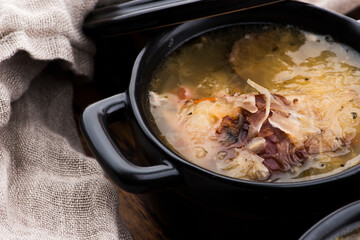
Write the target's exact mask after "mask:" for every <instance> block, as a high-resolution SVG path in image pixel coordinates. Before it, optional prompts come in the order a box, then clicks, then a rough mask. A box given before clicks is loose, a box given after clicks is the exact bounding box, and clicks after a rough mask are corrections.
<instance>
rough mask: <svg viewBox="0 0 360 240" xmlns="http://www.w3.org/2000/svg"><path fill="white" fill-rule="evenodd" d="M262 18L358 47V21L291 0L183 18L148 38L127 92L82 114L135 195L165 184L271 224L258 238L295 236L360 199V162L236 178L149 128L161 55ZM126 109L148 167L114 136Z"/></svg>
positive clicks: (98, 150) (92, 142)
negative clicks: (308, 173) (287, 178)
mask: <svg viewBox="0 0 360 240" xmlns="http://www.w3.org/2000/svg"><path fill="white" fill-rule="evenodd" d="M264 23H266V24H291V25H294V26H297V27H299V28H300V29H303V30H307V31H311V32H315V33H319V34H326V35H331V36H332V37H333V39H334V40H335V41H338V42H341V43H344V44H347V45H350V46H352V47H353V48H354V49H355V50H357V51H360V42H359V39H360V24H359V23H357V22H356V21H354V20H352V19H350V18H348V17H345V16H343V15H340V14H336V13H333V12H330V11H326V10H323V9H320V8H317V7H315V6H312V5H308V4H304V3H298V2H291V1H286V2H281V3H278V4H274V5H270V6H264V7H260V8H256V9H251V10H247V11H244V12H239V13H235V14H228V15H224V16H218V17H213V18H209V19H201V20H196V21H192V22H188V23H185V24H182V25H179V26H177V27H175V28H174V29H173V30H171V31H168V32H166V33H164V34H162V35H160V36H159V37H157V38H155V39H153V40H152V41H150V42H149V43H148V44H147V45H146V47H145V48H144V49H143V50H142V51H141V53H140V54H139V56H138V58H137V59H136V62H135V64H134V67H133V71H132V77H131V81H130V86H129V89H128V91H126V92H124V93H120V94H118V95H115V96H113V97H110V98H108V99H105V100H102V101H100V102H97V103H95V104H93V105H91V106H89V107H88V108H87V109H86V110H85V111H84V113H83V115H82V119H81V129H82V132H83V135H84V137H85V139H86V141H87V143H88V145H89V146H90V149H91V150H92V152H93V153H94V155H95V157H96V158H97V160H98V161H99V163H100V164H101V166H102V167H103V168H104V170H105V171H106V173H107V174H108V175H109V176H110V177H111V179H112V180H113V181H114V182H115V184H117V185H118V186H119V187H120V188H122V189H124V190H126V191H129V192H133V193H144V192H150V191H162V190H163V191H165V190H169V189H170V191H172V192H174V193H176V194H177V195H179V196H181V197H183V198H184V199H191V201H193V202H194V203H195V204H196V203H200V204H201V205H202V206H207V207H208V209H211V211H214V212H217V213H219V216H231V217H234V218H235V219H242V220H244V221H245V222H248V221H253V222H254V223H255V224H256V223H259V224H260V222H261V223H262V224H263V225H266V226H270V227H268V231H270V232H266V231H265V232H264V231H257V232H256V233H255V232H254V234H255V235H254V236H258V238H261V237H260V235H261V234H263V235H264V236H267V234H268V235H269V234H270V235H271V234H272V236H276V237H277V238H278V239H280V238H283V239H294V238H296V237H295V236H297V237H298V236H299V235H296V234H295V232H296V233H297V234H298V232H301V231H302V232H304V231H305V229H308V228H309V227H310V226H311V225H312V224H313V223H315V222H316V221H317V220H318V219H320V218H321V217H323V216H325V215H326V214H328V213H329V212H331V211H333V210H334V209H336V208H338V207H340V206H343V205H344V204H347V203H349V202H352V201H354V200H356V199H359V197H360V192H359V191H354V185H357V184H358V183H359V182H360V175H359V174H358V173H359V171H360V165H359V166H356V167H353V168H351V169H348V170H346V171H344V172H341V173H338V174H335V175H333V176H330V177H326V178H322V179H317V180H312V181H304V182H298V183H264V182H253V181H246V180H240V179H233V178H230V177H227V176H223V175H220V174H217V173H214V172H211V171H209V170H206V169H203V168H201V167H199V166H197V165H194V164H193V163H191V162H189V161H186V160H185V159H183V158H181V157H180V156H179V155H177V154H176V153H174V152H173V151H171V150H170V149H169V148H168V147H167V146H166V145H164V143H163V142H162V141H161V140H160V139H159V138H158V137H157V136H156V134H155V130H154V128H153V127H151V122H150V119H151V116H150V115H149V111H148V110H147V98H148V85H149V82H150V80H151V77H152V74H153V71H154V69H156V67H157V66H158V64H159V63H161V61H163V60H164V58H166V57H167V56H168V55H169V54H171V53H172V52H173V51H175V50H176V49H177V48H179V47H181V46H182V45H183V44H184V43H186V42H187V41H189V40H191V39H193V38H196V37H197V36H199V35H201V34H204V33H207V32H209V31H214V30H217V29H220V28H225V27H229V26H234V25H239V24H264ZM124 114H126V115H127V116H129V118H130V119H131V122H132V125H133V131H134V135H135V137H136V143H137V149H136V151H138V152H142V153H145V156H147V161H148V162H149V164H151V166H148V167H143V166H137V165H135V164H134V163H132V162H131V159H129V157H128V155H127V154H126V153H125V152H124V151H123V149H121V148H120V147H119V145H118V144H117V143H116V141H115V139H114V138H113V137H112V135H111V131H110V130H109V125H110V123H112V122H114V121H116V120H117V119H118V118H119V117H121V116H124ZM174 207H176V206H174ZM216 221H222V220H216ZM259 226H260V225H259ZM289 229H290V230H289ZM271 231H274V232H271ZM289 233H290V234H292V235H291V237H289V236H290V235H288V234H289ZM256 234H259V235H256ZM256 238H257V237H254V238H253V239H256Z"/></svg>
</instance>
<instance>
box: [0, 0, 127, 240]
mask: <svg viewBox="0 0 360 240" xmlns="http://www.w3.org/2000/svg"><path fill="white" fill-rule="evenodd" d="M95 4H96V1H95V0H78V1H73V0H27V1H23V0H2V1H1V2H0V16H1V18H0V24H1V28H0V46H1V48H0V238H1V239H37V240H39V239H131V236H130V234H129V233H128V231H127V230H126V229H125V228H124V226H123V224H122V222H121V220H120V217H119V213H118V204H119V202H118V195H117V191H116V189H115V188H114V187H113V185H112V184H111V183H110V182H109V181H108V180H107V179H106V178H105V176H104V173H103V171H102V169H101V168H100V166H99V165H98V163H97V162H96V161H95V159H93V158H89V157H86V156H85V155H84V153H83V150H82V145H81V142H80V139H79V136H78V132H77V128H76V124H75V121H74V118H73V116H74V115H73V111H72V94H73V91H72V81H76V79H77V78H78V77H77V76H79V75H82V76H85V77H88V78H90V77H91V75H92V69H93V55H94V52H95V48H94V46H93V44H92V43H91V42H90V41H89V40H88V39H87V38H86V37H85V36H84V35H83V34H82V32H81V26H82V23H83V19H84V17H85V15H86V14H87V13H88V12H89V11H90V10H92V9H93V8H94V6H95Z"/></svg>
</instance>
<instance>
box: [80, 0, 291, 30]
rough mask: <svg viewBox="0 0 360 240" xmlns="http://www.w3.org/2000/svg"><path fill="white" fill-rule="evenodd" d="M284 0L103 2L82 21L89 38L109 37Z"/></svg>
mask: <svg viewBox="0 0 360 240" xmlns="http://www.w3.org/2000/svg"><path fill="white" fill-rule="evenodd" d="M282 1H285V0H225V1H219V0H133V1H127V2H124V1H119V0H118V1H116V0H110V1H109V0H107V1H105V3H106V4H101V5H99V6H98V7H97V8H96V9H94V10H93V11H92V12H91V13H90V14H89V15H88V16H87V18H86V19H85V22H84V30H85V32H87V33H88V34H90V35H94V34H95V35H101V36H112V35H121V34H126V33H131V32H136V31H142V30H148V29H154V28H159V27H164V26H170V25H174V24H179V23H183V22H186V21H189V20H194V19H199V18H207V17H212V16H218V15H222V14H226V13H232V12H238V11H242V10H246V9H252V8H255V7H260V6H264V5H269V4H274V3H278V2H282Z"/></svg>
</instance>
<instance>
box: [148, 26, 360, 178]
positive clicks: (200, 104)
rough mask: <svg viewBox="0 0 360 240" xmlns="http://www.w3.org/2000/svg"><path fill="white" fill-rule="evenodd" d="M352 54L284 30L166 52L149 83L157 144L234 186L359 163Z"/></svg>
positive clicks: (210, 37) (223, 32) (358, 86)
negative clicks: (233, 181)
mask: <svg viewBox="0 0 360 240" xmlns="http://www.w3.org/2000/svg"><path fill="white" fill-rule="evenodd" d="M359 60H360V55H359V53H358V52H356V51H355V50H353V49H351V48H350V47H348V46H345V45H342V44H339V43H337V42H334V41H333V39H332V38H331V37H330V36H321V35H317V34H314V33H310V32H306V31H303V30H299V29H297V28H295V27H292V26H274V25H252V26H249V25H246V26H245V25H244V26H241V25H239V26H236V27H231V28H226V29H220V30H217V31H214V32H210V33H207V34H204V35H202V36H200V37H198V38H197V39H195V40H192V41H190V42H188V43H187V44H186V45H185V46H183V47H182V48H180V49H178V50H177V51H175V52H174V53H172V54H171V55H170V56H169V57H168V58H167V59H166V60H165V61H164V62H163V63H162V64H161V65H160V66H159V67H158V69H157V70H156V72H155V73H154V75H153V79H152V82H151V83H150V88H149V95H148V100H149V101H148V105H149V109H150V112H151V115H152V117H153V122H154V127H155V128H156V132H158V137H159V138H160V139H161V140H162V141H163V142H164V143H165V144H166V145H167V146H168V147H169V148H171V149H172V150H173V151H175V152H176V153H177V154H179V155H180V156H182V157H183V158H185V159H187V160H188V161H190V162H193V163H194V164H197V165H199V166H201V167H203V168H206V169H209V170H211V171H214V172H217V173H220V174H223V175H227V176H230V177H234V178H240V179H247V180H255V181H267V182H269V181H270V182H294V181H304V180H310V179H315V178H320V177H325V176H328V175H331V174H335V173H338V172H340V171H343V170H345V169H348V168H350V167H352V166H354V165H356V164H358V163H359V161H360V156H359V149H360V148H359V140H360V139H359V137H360V136H359V135H360V134H359V133H358V131H359V130H360V128H359V122H360V120H359V118H360V95H359V94H360V61H359Z"/></svg>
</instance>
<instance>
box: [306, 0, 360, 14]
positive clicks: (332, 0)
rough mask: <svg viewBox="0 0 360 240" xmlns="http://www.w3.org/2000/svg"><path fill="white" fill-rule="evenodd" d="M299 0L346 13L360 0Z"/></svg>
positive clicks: (358, 3)
mask: <svg viewBox="0 0 360 240" xmlns="http://www.w3.org/2000/svg"><path fill="white" fill-rule="evenodd" d="M300 1H301V2H307V3H312V4H314V5H316V6H319V7H322V8H326V9H329V10H332V11H335V12H338V13H342V14H345V13H348V12H350V11H351V10H353V9H355V8H357V7H359V6H360V0H300Z"/></svg>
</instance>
